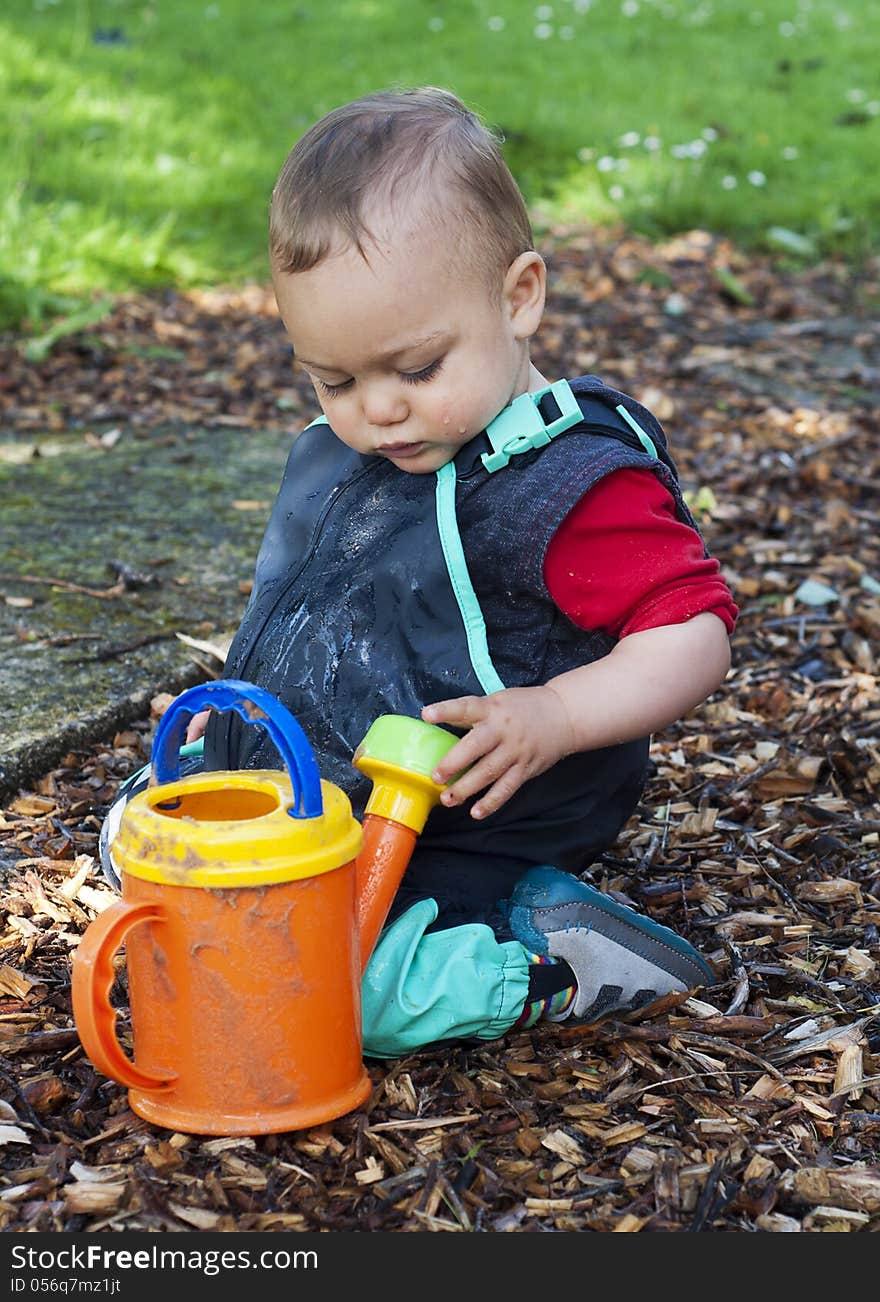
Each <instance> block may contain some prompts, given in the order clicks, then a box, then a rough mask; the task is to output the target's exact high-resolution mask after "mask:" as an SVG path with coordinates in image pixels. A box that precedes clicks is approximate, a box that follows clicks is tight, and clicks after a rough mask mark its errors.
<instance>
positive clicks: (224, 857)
mask: <svg viewBox="0 0 880 1302" xmlns="http://www.w3.org/2000/svg"><path fill="white" fill-rule="evenodd" d="M321 796H322V800H323V805H324V812H323V814H321V815H319V816H317V817H314V818H291V816H290V814H289V813H288V810H289V809H290V807H291V805H292V804H293V798H294V797H293V788H292V785H291V781H290V778H289V776H288V774H287V773H285V772H283V771H280V770H279V771H277V772H276V771H274V770H252V769H248V770H241V771H236V772H208V773H197V774H194V775H192V776H190V777H187V778H181V779H179V780H178V781H177V782H167V783H163V784H162V785H160V786H152V787H147V788H146V790H144V791H142V792H141V793H140V794H139V795H137V796H134V797H133V798H132V799H131V800H130V801H129V803H128V804H127V805H126V807H125V812H124V813H123V815H122V821H121V823H120V826H119V831H118V833H117V835H116V840H115V842H114V854H116V855H118V861H119V865H120V867H121V869H122V871H123V872H124V873H130V874H131V875H132V876H133V877H140V878H143V879H144V880H145V881H150V882H162V883H165V884H166V885H169V886H203V887H213V888H215V889H219V888H233V887H242V886H268V885H272V884H277V883H279V882H287V881H296V880H298V879H301V878H305V877H314V876H317V875H318V874H319V873H326V872H331V871H332V870H333V869H334V868H339V867H341V865H342V864H345V863H349V862H350V861H351V860H352V859H354V858H355V857H356V855H357V853H358V851H359V850H360V847H361V840H362V832H361V827H360V824H359V823H358V822H357V820H356V819H355V818H354V817H353V816H352V812H351V802H350V801H349V799H348V797H347V796H346V795H345V793H344V792H343V791H341V790H340V789H339V787H337V786H334V785H333V783H331V782H325V781H324V780H323V779H322V780H321Z"/></svg>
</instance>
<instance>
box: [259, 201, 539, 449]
mask: <svg viewBox="0 0 880 1302" xmlns="http://www.w3.org/2000/svg"><path fill="white" fill-rule="evenodd" d="M441 243H442V241H441V238H440V237H439V236H438V234H437V233H436V232H430V233H429V232H428V231H427V230H426V229H425V228H424V227H422V229H421V230H420V229H415V230H414V231H412V232H410V233H409V234H406V233H401V234H399V235H397V236H395V237H393V238H389V239H382V240H379V241H377V244H376V245H375V246H373V245H371V246H370V247H369V249H368V255H369V258H370V262H369V263H367V262H366V261H365V260H364V259H363V257H362V256H361V254H360V253H359V252H358V250H357V249H356V248H353V247H348V248H346V249H345V250H344V251H342V252H340V253H337V254H335V255H333V256H331V257H328V258H326V259H325V260H324V261H323V262H320V263H319V264H318V265H317V266H316V267H313V268H312V269H311V270H309V271H301V272H296V273H295V274H293V275H285V274H281V273H277V272H276V274H275V277H274V281H275V294H276V297H277V300H278V307H279V310H280V312H281V316H282V318H283V320H284V324H285V326H286V327H287V332H288V334H289V336H290V339H291V341H292V343H293V347H294V352H295V354H296V357H297V359H298V360H299V361H300V362H301V363H302V365H303V366H304V367H305V368H306V370H307V371H308V373H309V375H310V377H311V380H312V383H313V384H314V386H315V392H316V394H317V396H318V400H319V402H320V404H321V407H322V409H323V411H324V412H325V414H326V416H327V419H328V421H329V422H330V424H331V426H332V427H333V431H334V433H335V434H336V435H337V436H338V437H339V438H340V439H341V440H342V442H343V443H345V444H347V445H348V447H350V448H354V449H355V451H357V452H361V453H366V454H370V455H377V456H383V457H387V459H388V460H389V461H391V462H392V463H393V464H394V465H395V466H397V467H398V469H399V470H405V471H408V472H409V473H410V474H428V473H432V472H433V471H435V470H437V469H439V467H440V466H443V465H445V464H446V462H448V461H451V460H452V458H453V457H454V456H455V454H456V452H457V451H458V449H459V448H460V447H462V446H463V444H465V443H467V442H468V441H469V440H470V439H472V438H473V437H474V435H476V434H478V433H479V432H480V431H481V430H483V429H485V427H486V426H487V425H488V424H489V422H490V421H491V420H492V419H493V418H494V417H495V416H497V415H498V413H499V411H501V410H502V409H503V408H504V407H506V406H507V405H508V403H510V402H512V400H513V399H514V398H515V397H518V396H519V394H521V393H525V392H526V391H527V389H528V388H529V382H530V365H529V356H528V339H529V337H530V335H531V334H533V333H534V331H535V329H537V325H538V322H539V321H540V317H541V311H542V309H543V303H544V267H543V263H542V262H541V259H540V258H539V257H538V255H537V254H534V253H524V254H522V255H521V256H520V257H519V258H517V260H516V262H514V263H513V264H512V266H511V268H510V269H509V271H508V273H507V276H506V277H505V279H504V286H503V289H502V293H501V297H500V301H498V300H497V296H496V297H493V296H492V295H491V294H490V293H489V290H488V288H487V286H486V282H485V278H484V277H481V276H479V275H478V274H477V273H475V272H473V271H467V270H464V271H463V269H462V265H461V262H460V260H457V259H456V257H455V255H454V254H452V253H450V252H448V251H447V250H445V249H443V248H440V247H439V246H440V245H441Z"/></svg>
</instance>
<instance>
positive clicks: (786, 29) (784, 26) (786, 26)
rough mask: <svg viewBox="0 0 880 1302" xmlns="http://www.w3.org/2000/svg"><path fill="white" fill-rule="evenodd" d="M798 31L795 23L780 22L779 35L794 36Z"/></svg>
mask: <svg viewBox="0 0 880 1302" xmlns="http://www.w3.org/2000/svg"><path fill="white" fill-rule="evenodd" d="M796 32H797V28H796V27H795V25H794V23H780V24H779V35H780V36H794V35H795V33H796Z"/></svg>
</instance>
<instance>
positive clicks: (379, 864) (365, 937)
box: [355, 814, 417, 972]
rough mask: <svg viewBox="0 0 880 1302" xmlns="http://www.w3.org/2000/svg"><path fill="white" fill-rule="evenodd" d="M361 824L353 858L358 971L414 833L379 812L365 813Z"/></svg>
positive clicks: (385, 911)
mask: <svg viewBox="0 0 880 1302" xmlns="http://www.w3.org/2000/svg"><path fill="white" fill-rule="evenodd" d="M362 827H363V842H362V844H361V850H360V853H359V855H358V857H357V859H356V860H355V869H356V877H357V902H358V930H359V932H360V948H361V972H363V970H364V968H365V967H366V966H367V963H368V962H369V960H370V955H371V954H372V952H373V947H374V946H375V944H376V941H377V940H378V938H379V932H380V931H381V930H382V927H383V926H384V924H385V919H386V918H387V917H388V910H389V909H390V908H391V901H392V900H393V899H394V896H395V895H396V894H397V888H398V886H399V885H400V883H401V880H402V878H403V874H404V873H405V872H406V869H407V866H408V864H409V861H410V859H411V858H412V852H413V849H414V847H415V843H416V836H417V834H416V832H414V831H413V829H412V828H411V827H404V825H403V823H395V822H394V821H393V820H392V819H390V818H384V817H383V816H382V815H380V814H365V815H364V817H363V822H362Z"/></svg>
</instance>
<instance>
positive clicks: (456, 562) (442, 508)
mask: <svg viewBox="0 0 880 1302" xmlns="http://www.w3.org/2000/svg"><path fill="white" fill-rule="evenodd" d="M455 479H456V475H455V465H454V463H453V462H452V461H447V463H446V465H445V466H441V467H440V469H439V470H438V471H437V494H436V500H437V530H438V532H439V534H440V546H441V547H442V548H443V558H444V560H445V561H446V569H447V572H448V574H449V582H450V583H451V584H452V591H453V592H454V593H455V600H456V601H457V602H458V609H459V610H460V611H461V618H462V623H463V624H464V632H465V637H466V638H467V645H468V655H469V656H470V660H471V664H472V665H473V669H474V673H475V674H476V675H477V678H478V679H479V682H480V686H481V687H482V689H483V691H484V692H485V693H486V695H487V696H488V695H490V694H491V693H492V692H503V691H504V684H503V683H502V681H501V679H500V678H499V677H498V674H497V672H496V669H495V666H494V665H493V664H492V657H491V656H490V655H489V642H488V639H487V637H486V621H485V620H484V619H483V612H482V611H481V610H480V603H479V601H477V594H476V593H475V592H474V587H473V584H472V583H471V576H470V575H469V574H468V567H467V561H466V560H465V556H464V548H463V547H462V545H461V535H460V534H459V532H458V520H457V519H456V515H455Z"/></svg>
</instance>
